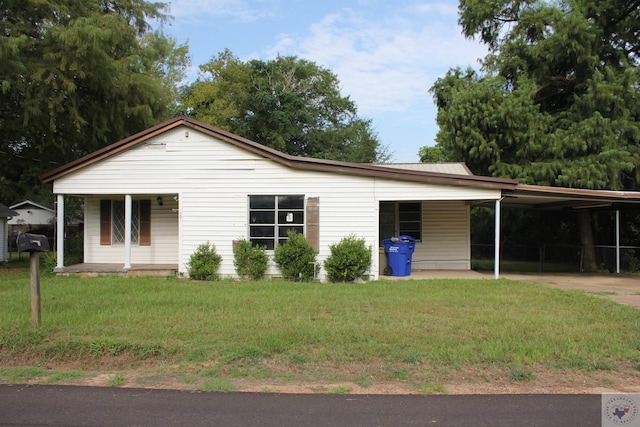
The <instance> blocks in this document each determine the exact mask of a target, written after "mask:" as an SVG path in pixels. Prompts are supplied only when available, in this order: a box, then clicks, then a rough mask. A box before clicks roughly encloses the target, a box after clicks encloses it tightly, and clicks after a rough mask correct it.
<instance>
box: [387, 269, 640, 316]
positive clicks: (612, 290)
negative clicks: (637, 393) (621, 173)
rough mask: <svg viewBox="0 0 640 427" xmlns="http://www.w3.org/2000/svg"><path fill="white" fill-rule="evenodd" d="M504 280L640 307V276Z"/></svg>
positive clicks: (425, 273)
mask: <svg viewBox="0 0 640 427" xmlns="http://www.w3.org/2000/svg"><path fill="white" fill-rule="evenodd" d="M382 278H384V279H436V278H441V279H493V278H494V273H493V271H491V272H489V271H482V272H479V271H473V270H462V271H457V270H417V271H412V272H411V276H407V277H393V276H383V277H381V279H382ZM500 278H503V279H509V280H518V281H522V282H536V283H540V284H542V285H546V286H551V287H554V288H561V289H572V290H579V291H585V292H588V293H591V294H593V295H595V296H598V297H602V298H608V299H610V300H612V301H615V302H618V303H621V304H625V305H631V306H634V307H638V308H640V275H635V274H615V273H501V274H500Z"/></svg>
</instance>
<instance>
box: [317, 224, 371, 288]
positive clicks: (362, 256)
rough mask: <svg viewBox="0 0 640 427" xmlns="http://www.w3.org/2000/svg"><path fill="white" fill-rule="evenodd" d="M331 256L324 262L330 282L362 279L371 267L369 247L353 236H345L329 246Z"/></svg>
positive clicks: (362, 240)
mask: <svg viewBox="0 0 640 427" xmlns="http://www.w3.org/2000/svg"><path fill="white" fill-rule="evenodd" d="M329 249H330V250H331V255H329V256H328V257H327V259H326V260H325V261H324V268H325V270H327V277H328V279H329V281H330V282H353V281H354V280H357V279H364V278H365V273H366V272H367V271H368V270H369V268H370V267H371V246H369V247H367V245H366V244H365V241H364V239H359V238H357V237H356V236H354V235H350V236H347V237H345V238H343V239H342V240H340V242H339V243H335V244H333V245H330V246H329Z"/></svg>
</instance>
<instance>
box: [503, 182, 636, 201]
mask: <svg viewBox="0 0 640 427" xmlns="http://www.w3.org/2000/svg"><path fill="white" fill-rule="evenodd" d="M513 194H514V195H516V196H532V197H535V196H551V197H552V196H567V197H571V198H573V199H582V200H594V201H595V200H611V201H623V200H628V201H634V202H637V201H640V192H637V191H613V190H586V189H582V188H566V187H546V186H539V185H530V184H518V185H517V186H516V188H515V189H514V191H513Z"/></svg>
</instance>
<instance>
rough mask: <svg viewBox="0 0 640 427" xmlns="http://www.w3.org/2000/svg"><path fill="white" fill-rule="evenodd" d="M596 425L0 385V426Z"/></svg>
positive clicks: (498, 407) (561, 414)
mask: <svg viewBox="0 0 640 427" xmlns="http://www.w3.org/2000/svg"><path fill="white" fill-rule="evenodd" d="M600 425H601V397H600V395H497V396H496V395H469V396H418V395H408V396H400V395H317V394H314V395H296V394H262V393H219V392H191V391H173V390H150V389H131V388H101V387H74V386H40V385H38V386H25V385H0V426H48V427H49V426H225V427H233V426H279V427H282V426H304V427H312V426H393V427H397V426H476V427H482V426H491V427H500V426H505V427H506V426H509V427H514V426H516V427H517V426H536V427H539V426H558V427H567V426H572V427H578V426H600Z"/></svg>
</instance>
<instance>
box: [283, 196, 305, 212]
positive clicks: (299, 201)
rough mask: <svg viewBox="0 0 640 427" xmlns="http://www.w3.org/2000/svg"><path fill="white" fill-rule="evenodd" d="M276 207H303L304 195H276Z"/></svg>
mask: <svg viewBox="0 0 640 427" xmlns="http://www.w3.org/2000/svg"><path fill="white" fill-rule="evenodd" d="M278 209H304V196H278Z"/></svg>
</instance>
